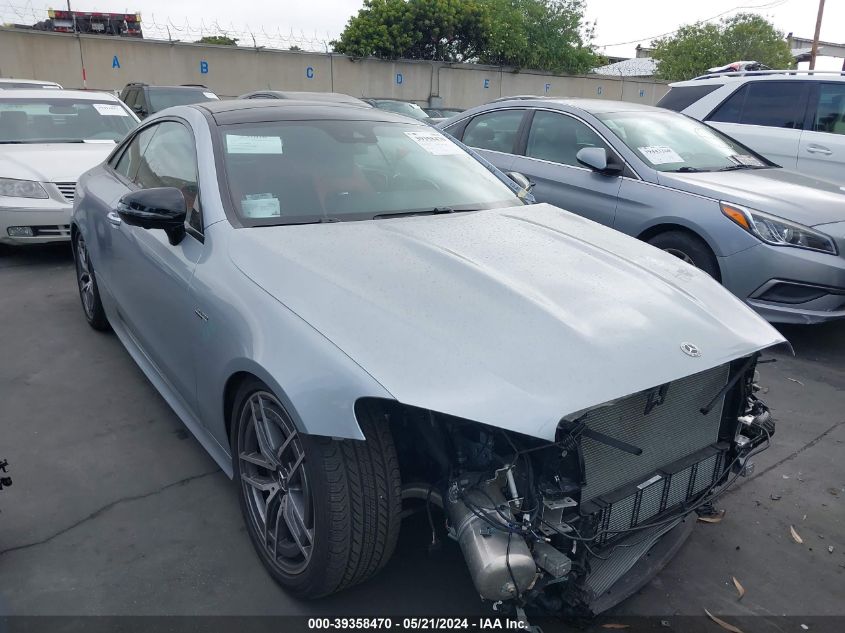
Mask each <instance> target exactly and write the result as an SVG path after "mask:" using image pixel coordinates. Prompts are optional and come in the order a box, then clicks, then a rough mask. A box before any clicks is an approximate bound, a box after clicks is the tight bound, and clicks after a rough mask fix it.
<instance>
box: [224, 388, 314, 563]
mask: <svg viewBox="0 0 845 633" xmlns="http://www.w3.org/2000/svg"><path fill="white" fill-rule="evenodd" d="M237 451H238V460H239V466H240V476H241V485H242V486H243V494H244V498H245V499H246V502H247V508H248V515H249V520H250V521H252V523H253V526H254V527H255V528H256V533H257V534H258V535H259V537H260V540H261V541H262V545H263V548H264V552H265V554H266V555H267V557H268V558H269V560H270V561H271V562H273V563H275V564H276V565H278V567H279V568H280V569H281V570H283V571H284V572H285V573H288V574H297V573H300V572H302V571H303V570H304V569H305V568H306V567H307V566H308V563H309V561H310V560H311V555H312V552H313V550H314V503H313V498H312V493H311V487H310V486H309V482H308V475H307V471H306V462H305V451H304V449H303V444H302V438H301V437H300V436H299V433H298V432H297V430H296V427H295V426H294V424H293V422H292V420H291V419H290V417H289V416H288V415H287V414H286V412H285V411H284V408H283V407H282V405H281V404H280V403H279V401H278V400H277V399H276V398H275V396H273V395H272V394H271V393H269V392H266V391H258V392H256V393H254V394H252V395H251V396H250V397H249V399H248V400H247V401H246V402H245V403H244V406H243V407H242V409H241V412H240V425H239V433H238V446H237Z"/></svg>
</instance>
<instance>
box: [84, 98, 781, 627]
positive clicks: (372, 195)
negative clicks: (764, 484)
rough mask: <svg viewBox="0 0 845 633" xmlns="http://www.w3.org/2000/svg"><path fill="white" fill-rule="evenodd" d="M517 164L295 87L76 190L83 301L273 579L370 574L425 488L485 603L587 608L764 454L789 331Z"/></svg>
mask: <svg viewBox="0 0 845 633" xmlns="http://www.w3.org/2000/svg"><path fill="white" fill-rule="evenodd" d="M505 180H506V179H505V177H504V176H503V175H502V174H501V173H499V172H493V171H490V170H489V169H488V168H487V167H486V166H484V165H482V164H481V163H480V162H478V161H477V160H475V159H474V158H473V157H472V156H471V155H469V154H467V153H466V152H465V151H464V150H463V149H462V148H461V147H460V146H459V145H458V144H457V143H454V142H453V141H451V140H450V139H448V137H446V136H445V135H443V134H442V133H440V132H439V131H437V130H435V129H433V128H431V127H430V126H428V125H426V124H423V123H420V122H417V121H413V120H411V119H409V118H408V117H404V116H399V115H394V114H390V113H387V112H383V111H380V110H378V109H374V108H358V107H350V106H348V105H345V104H328V103H326V104H314V103H313V102H297V101H289V100H275V101H272V100H264V101H252V102H246V101H229V102H213V103H212V102H209V103H203V104H195V105H193V106H181V107H178V108H174V109H172V110H170V111H169V113H168V114H167V115H166V116H163V115H159V116H157V117H152V118H150V119H148V120H147V121H145V122H144V124H142V125H141V126H140V127H139V128H138V129H137V130H136V131H135V132H134V133H133V134H132V135H130V137H128V138H127V139H126V140H125V141H124V142H123V143H122V144H121V145H120V146H119V147H118V148H116V149H115V151H114V152H113V153H112V155H111V156H110V157H109V158H108V160H106V161H105V162H104V163H103V164H102V165H100V166H98V167H95V168H94V169H92V170H90V171H89V172H88V173H86V174H85V175H84V176H83V178H82V179H81V180H80V184H79V192H80V195H79V197H78V200H77V204H76V208H75V211H74V218H73V225H72V232H73V240H74V246H75V248H74V254H75V258H76V266H77V279H78V284H79V292H80V296H81V299H82V306H83V312H84V315H85V318H86V319H87V320H88V322H89V323H90V325H91V326H93V327H94V328H96V329H105V328H107V327H108V326H109V325H110V326H111V329H113V330H114V332H115V333H116V334H117V336H118V338H119V339H120V340H121V342H122V343H123V344H124V346H125V347H126V348H127V350H128V351H129V353H130V354H131V356H132V357H133V358H134V359H135V361H136V362H137V363H138V365H139V367H140V368H141V369H142V370H143V372H144V373H145V374H146V375H147V377H148V378H149V379H150V380H151V381H152V383H153V385H155V387H156V388H157V389H158V390H159V392H160V393H161V394H162V396H163V397H164V398H165V399H166V400H167V402H168V403H170V405H171V406H172V407H173V409H174V411H175V412H176V413H177V414H178V415H179V417H180V418H181V419H182V420H183V421H184V422H185V424H186V425H187V426H188V427H189V428H190V429H191V431H192V432H193V433H194V434H195V435H196V437H197V438H198V440H199V441H200V442H201V443H202V445H203V446H204V447H205V448H206V450H207V451H208V452H209V453H210V454H211V455H212V457H213V458H214V459H215V460H216V461H217V463H218V464H219V465H220V467H221V468H222V469H223V470H224V472H226V473H227V474H228V475H229V476H232V477H233V478H234V479H235V481H236V485H237V490H238V496H239V499H240V504H241V510H242V512H243V515H244V520H245V522H246V525H247V531H248V534H249V536H250V538H251V540H252V542H253V545H254V546H255V549H256V551H257V552H258V555H259V556H260V558H261V560H262V562H263V563H264V565H265V567H266V568H267V570H268V571H269V573H270V574H271V575H272V577H273V578H275V579H276V580H277V581H278V582H279V583H281V584H282V585H283V586H284V587H285V588H286V589H287V590H288V591H290V592H291V593H293V594H295V595H298V596H306V597H317V596H324V595H327V594H330V593H333V592H335V591H338V590H340V589H343V588H345V587H349V586H351V585H354V584H356V583H359V582H362V581H364V580H365V579H367V578H368V577H370V576H372V575H373V574H375V573H376V572H377V571H378V570H379V569H381V568H382V567H383V566H384V564H385V563H386V562H387V560H388V559H389V558H390V556H391V554H392V553H393V550H394V547H395V545H396V542H397V538H398V534H399V529H400V517H401V514H402V503H403V500H405V502H406V503H408V504H412V503H416V504H418V505H419V504H422V505H423V506H426V507H428V508H429V510H430V511H432V512H435V511H437V510H436V508H437V506H440V507H442V508H443V511H444V512H445V514H446V516H447V517H448V523H449V526H450V527H449V529H450V531H451V533H452V534H453V535H454V536H455V537H456V539H457V540H458V542H459V543H460V547H461V549H462V551H463V553H464V556H465V558H466V561H467V565H468V567H469V570H470V574H471V577H472V579H473V582H474V583H475V587H476V589H477V591H478V593H479V594H480V595H481V596H482V597H483V598H484V599H485V600H488V601H490V603H491V604H496V603H498V604H497V608H498V609H499V612H500V613H501V612H502V609H504V610H505V612H507V611H508V609H511V610H512V609H515V608H516V607H517V606H520V605H521V604H525V603H528V604H532V605H536V606H537V607H538V608H544V609H546V610H552V611H555V612H557V613H562V614H574V613H576V612H577V613H581V614H583V613H585V612H590V611H592V612H596V611H601V610H603V609H605V608H607V607H608V606H610V605H611V604H612V603H613V602H615V601H618V600H620V599H622V598H624V597H625V596H626V595H628V594H629V592H631V591H634V590H636V588H637V587H639V586H641V585H642V584H643V583H644V582H646V581H647V580H648V578H650V577H651V576H652V575H653V574H654V573H656V571H657V570H658V569H659V568H660V567H661V566H662V565H663V564H664V563H665V562H666V560H668V557H670V556H671V554H672V553H673V552H674V551H676V549H677V547H678V546H679V544H680V542H681V541H682V540H683V538H684V537H685V536H686V535H687V534H689V531H690V530H691V529H692V528H693V527H694V525H695V521H694V515H692V514H691V513H693V512H694V511H695V510H696V509H698V508H701V507H702V505H703V504H706V503H707V502H708V501H710V500H712V499H714V498H715V497H716V496H717V495H718V494H720V492H721V491H723V490H724V489H725V486H727V485H729V484H730V483H731V482H733V481H734V480H735V479H736V478H737V477H738V476H739V475H740V474H742V473H743V472H748V470H747V469H748V463H749V462H748V460H749V458H750V457H751V456H752V455H753V454H754V453H756V452H757V451H759V450H762V449H763V448H764V447H765V446H766V445H767V444H768V442H769V438H770V437H771V434H772V432H773V430H774V427H773V425H772V422H771V418H770V416H769V414H768V412H767V410H766V407H765V405H764V404H763V403H762V402H761V401H760V400H758V399H757V398H756V396H755V395H754V388H753V376H754V366H755V363H756V360H757V357H758V355H759V353H760V352H761V351H762V350H765V349H767V348H769V347H770V346H772V345H775V344H778V343H780V342H782V341H783V338H782V337H781V336H780V334H778V333H777V332H776V331H775V330H774V329H773V328H771V327H770V326H769V325H768V324H766V323H765V321H763V320H762V319H760V317H759V316H757V315H756V314H754V313H753V312H752V311H751V310H749V309H748V308H746V307H745V306H744V305H743V304H742V303H741V302H740V301H738V300H737V299H736V298H734V297H733V296H731V295H730V294H729V293H728V292H726V291H725V290H724V289H723V288H721V287H720V286H719V285H718V284H717V283H716V282H715V281H713V280H712V279H711V278H710V277H709V276H707V275H706V274H704V273H701V272H700V271H697V270H696V269H695V268H693V267H691V266H688V265H687V264H685V263H683V262H681V261H679V260H677V259H676V258H674V257H672V256H670V255H667V254H666V253H663V252H661V251H660V250H658V249H654V248H652V247H650V246H648V245H646V244H643V243H642V242H639V241H637V240H634V239H632V238H630V237H628V236H625V235H622V234H621V233H618V232H616V231H612V230H610V229H607V228H605V227H602V226H599V225H597V224H595V223H592V222H587V221H585V220H584V219H582V218H579V217H577V216H575V215H572V214H569V213H566V212H563V211H561V210H559V209H556V208H555V207H552V206H550V205H544V204H537V205H524V204H523V202H522V200H521V199H520V198H519V197H518V196H517V195H515V194H514V192H513V191H512V190H511V188H509V187H508V186H507V185H505V182H504V181H505ZM562 447H563V450H562ZM432 508H434V509H432ZM437 525H442V521H441V520H439V519H438V521H437ZM433 529H435V530H438V528H437V527H436V525H435V527H434V528H433ZM656 543H658V545H657V549H652V546H653V545H655V544H656ZM661 544H662V545H661ZM648 552H650V554H649V556H650V558H649V559H648V561H643V560H642V559H643V557H644V556H645V555H646V553H648ZM638 561H639V564H638ZM620 583H621V584H620ZM611 587H614V588H615V590H616V591H615V592H609V590H610V589H611ZM517 600H519V602H516V601H517ZM502 602H504V604H502Z"/></svg>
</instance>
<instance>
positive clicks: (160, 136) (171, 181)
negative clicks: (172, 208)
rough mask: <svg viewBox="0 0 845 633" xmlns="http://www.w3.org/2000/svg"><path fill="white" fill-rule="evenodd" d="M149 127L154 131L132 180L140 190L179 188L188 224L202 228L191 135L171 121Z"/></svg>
mask: <svg viewBox="0 0 845 633" xmlns="http://www.w3.org/2000/svg"><path fill="white" fill-rule="evenodd" d="M153 129H155V133H154V134H153V137H152V139H151V140H150V141H149V143H148V144H147V146H146V149H144V152H143V154H142V156H141V160H140V163H139V166H138V171H137V173H136V175H135V177H134V178H133V180H134V182H135V184H136V185H138V186H139V187H141V188H142V189H152V188H154V187H176V188H177V189H179V190H180V191H181V192H182V196H184V198H185V206H186V207H187V209H188V224H189V225H190V226H191V227H192V228H194V229H196V230H197V231H202V218H201V211H200V205H199V187H198V184H197V156H196V151H195V149H194V138H193V136H192V135H191V133H190V131H189V130H188V128H187V127H185V126H184V125H182V124H181V123H177V122H175V121H165V122H163V123H159V124H158V125H155V126H154V127H153Z"/></svg>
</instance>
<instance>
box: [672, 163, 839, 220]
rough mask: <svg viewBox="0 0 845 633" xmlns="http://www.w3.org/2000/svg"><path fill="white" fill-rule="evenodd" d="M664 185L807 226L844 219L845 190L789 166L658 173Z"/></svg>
mask: <svg viewBox="0 0 845 633" xmlns="http://www.w3.org/2000/svg"><path fill="white" fill-rule="evenodd" d="M658 179H659V182H660V184H661V185H665V186H667V187H672V188H675V189H681V190H683V191H688V192H690V193H696V194H699V195H702V196H707V197H710V198H718V199H720V200H724V201H725V202H733V203H734V204H742V205H746V206H749V207H751V208H753V209H757V210H758V211H764V212H765V213H771V214H772V215H777V216H779V217H782V218H786V219H787V220H792V221H793V222H799V223H800V224H804V225H807V226H815V225H816V224H826V223H828V222H839V221H841V220H845V189H843V188H842V187H841V186H840V185H837V184H835V183H832V182H830V181H827V180H820V179H817V178H810V177H809V176H805V175H804V174H799V173H797V172H794V171H789V170H788V169H778V168H773V169H749V170H744V171H725V172H702V173H691V174H678V173H667V172H660V173H658Z"/></svg>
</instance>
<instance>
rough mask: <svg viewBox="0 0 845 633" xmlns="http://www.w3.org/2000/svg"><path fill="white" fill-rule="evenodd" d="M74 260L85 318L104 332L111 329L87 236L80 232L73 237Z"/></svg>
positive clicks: (95, 327) (96, 328) (93, 326)
mask: <svg viewBox="0 0 845 633" xmlns="http://www.w3.org/2000/svg"><path fill="white" fill-rule="evenodd" d="M73 261H74V264H75V265H76V285H77V287H78V288H79V299H80V300H81V301H82V312H83V313H84V314H85V320H86V321H88V325H90V326H91V327H92V328H94V329H95V330H99V331H101V332H104V331H106V330H108V329H109V320H108V318H107V317H106V311H105V310H104V309H103V302H102V301H101V300H100V290H99V288H98V287H97V277H96V275H95V274H94V267H93V266H92V265H91V258H90V256H89V255H88V248H87V246H86V244H85V238H83V237H82V235H80V234H79V233H76V235H75V236H74V238H73Z"/></svg>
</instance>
